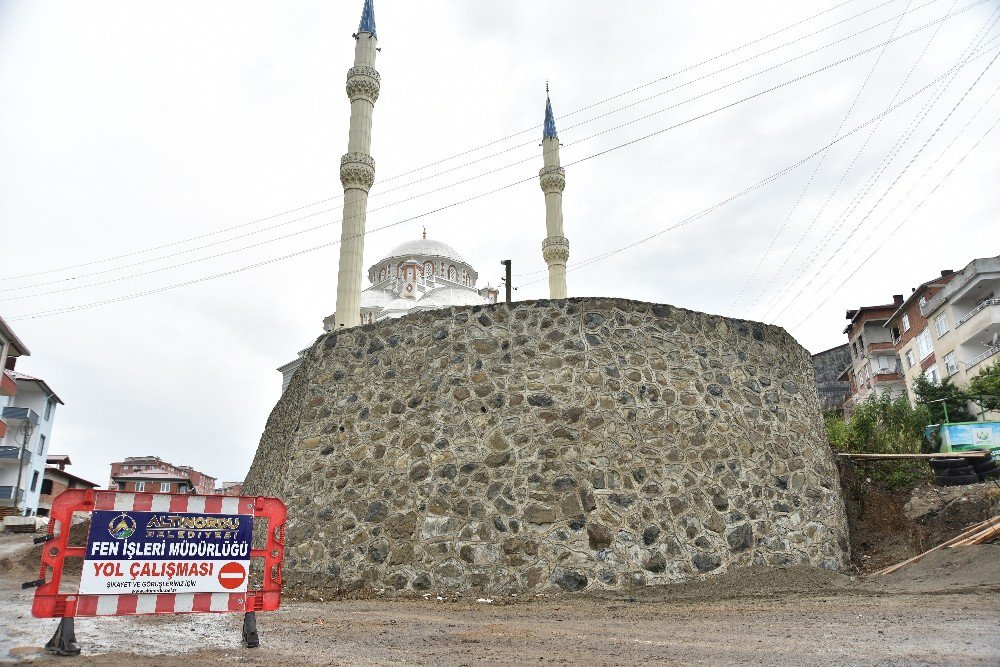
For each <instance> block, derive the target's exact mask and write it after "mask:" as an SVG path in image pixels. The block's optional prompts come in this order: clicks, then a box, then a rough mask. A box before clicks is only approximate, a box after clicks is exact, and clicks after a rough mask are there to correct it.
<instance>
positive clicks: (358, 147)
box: [334, 0, 381, 329]
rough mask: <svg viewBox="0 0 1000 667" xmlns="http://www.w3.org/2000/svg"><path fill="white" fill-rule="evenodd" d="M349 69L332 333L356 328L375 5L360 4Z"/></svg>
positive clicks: (371, 174) (373, 92) (375, 88)
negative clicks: (348, 125) (348, 113)
mask: <svg viewBox="0 0 1000 667" xmlns="http://www.w3.org/2000/svg"><path fill="white" fill-rule="evenodd" d="M354 38H355V40H356V44H355V46H354V67H352V68H351V69H350V70H348V72H347V97H348V98H349V99H350V100H351V129H350V136H349V139H348V142H347V153H346V154H345V155H344V156H343V157H342V158H340V182H341V183H342V184H343V186H344V221H343V226H342V227H341V232H340V266H339V269H338V271H337V312H336V314H335V315H334V326H335V328H336V329H341V328H347V327H355V326H358V325H359V324H361V276H362V271H363V268H364V267H363V266H362V263H363V261H364V252H365V212H366V209H367V207H368V191H369V190H370V189H371V187H372V184H373V183H374V182H375V160H373V159H372V156H371V155H370V153H371V145H372V113H373V111H374V110H375V101H376V100H378V93H379V86H380V81H381V78H380V77H379V73H378V72H377V71H376V70H375V53H376V51H377V50H378V49H377V46H378V38H377V37H376V35H375V6H374V2H373V0H365V5H364V9H363V10H362V12H361V24H360V25H359V27H358V33H357V34H356V35H354Z"/></svg>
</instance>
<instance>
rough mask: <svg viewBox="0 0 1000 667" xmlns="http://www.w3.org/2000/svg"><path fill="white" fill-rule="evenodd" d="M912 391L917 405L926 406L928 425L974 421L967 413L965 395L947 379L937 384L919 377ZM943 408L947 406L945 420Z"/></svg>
mask: <svg viewBox="0 0 1000 667" xmlns="http://www.w3.org/2000/svg"><path fill="white" fill-rule="evenodd" d="M913 391H914V393H916V395H917V403H920V404H923V405H925V406H927V412H928V419H929V421H928V422H927V423H928V424H943V423H945V422H946V421H948V422H969V421H975V420H976V418H975V417H974V416H972V415H971V414H970V413H969V411H968V405H969V400H968V398H966V395H965V393H964V392H963V391H962V390H960V389H959V388H958V387H956V386H955V385H954V384H952V382H951V380H950V379H948V378H945V379H944V380H942V381H941V383H940V384H938V383H935V382H931V381H930V380H928V379H927V378H925V377H924V376H923V375H921V376H919V377H917V379H916V381H915V382H914V383H913ZM945 406H947V419H946V418H945V414H946V413H945Z"/></svg>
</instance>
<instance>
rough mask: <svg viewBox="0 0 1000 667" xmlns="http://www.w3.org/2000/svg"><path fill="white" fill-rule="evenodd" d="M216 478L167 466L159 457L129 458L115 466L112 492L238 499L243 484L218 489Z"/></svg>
mask: <svg viewBox="0 0 1000 667" xmlns="http://www.w3.org/2000/svg"><path fill="white" fill-rule="evenodd" d="M215 484H216V478H215V477H212V476H210V475H206V474H205V473H203V472H200V471H198V470H195V469H194V468H192V467H191V466H179V465H174V464H172V463H167V462H166V461H164V460H163V459H161V458H160V457H158V456H128V457H126V458H125V460H124V461H119V462H117V463H112V464H111V482H110V484H109V485H108V488H109V489H113V490H116V491H135V492H138V493H143V492H145V493H195V494H199V495H223V496H238V495H240V493H241V492H242V490H243V485H242V484H241V483H239V482H226V483H224V484H223V485H222V486H221V487H220V488H216V487H215Z"/></svg>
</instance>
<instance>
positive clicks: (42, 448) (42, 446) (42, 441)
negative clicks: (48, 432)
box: [35, 434, 45, 454]
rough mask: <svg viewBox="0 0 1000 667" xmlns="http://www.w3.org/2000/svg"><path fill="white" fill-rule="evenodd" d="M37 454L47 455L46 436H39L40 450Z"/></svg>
mask: <svg viewBox="0 0 1000 667" xmlns="http://www.w3.org/2000/svg"><path fill="white" fill-rule="evenodd" d="M35 453H36V454H44V453H45V436H44V435H41V434H39V436H38V449H36V450H35Z"/></svg>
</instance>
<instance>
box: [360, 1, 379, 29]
mask: <svg viewBox="0 0 1000 667" xmlns="http://www.w3.org/2000/svg"><path fill="white" fill-rule="evenodd" d="M363 32H367V33H369V34H371V36H372V37H375V36H376V35H375V3H374V0H365V8H364V9H363V10H362V11H361V25H360V26H358V34H359V35H360V34H361V33H363Z"/></svg>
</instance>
